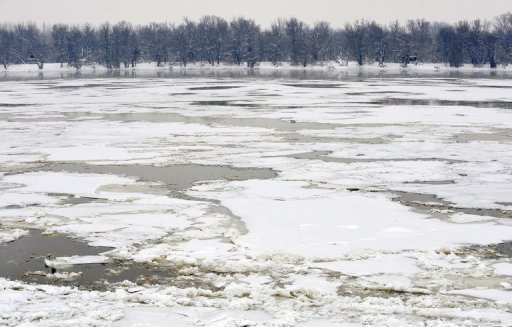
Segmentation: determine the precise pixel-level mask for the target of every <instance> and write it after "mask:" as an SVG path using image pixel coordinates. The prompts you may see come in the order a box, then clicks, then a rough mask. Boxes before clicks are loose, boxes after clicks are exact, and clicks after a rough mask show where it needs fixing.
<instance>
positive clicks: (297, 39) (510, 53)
mask: <svg viewBox="0 0 512 327" xmlns="http://www.w3.org/2000/svg"><path fill="white" fill-rule="evenodd" d="M332 60H335V61H338V62H340V63H346V62H347V61H356V62H357V63H358V64H359V65H361V66H362V65H364V64H367V63H375V62H378V63H379V64H380V65H381V66H384V65H385V64H386V63H388V62H393V63H401V64H402V65H403V66H407V65H408V64H410V63H411V62H414V63H417V61H418V60H419V61H422V62H432V63H444V64H446V65H449V66H451V67H460V66H462V65H463V64H472V65H475V66H482V65H489V66H490V67H491V68H496V67H497V65H499V64H501V65H508V64H509V63H511V62H512V13H507V14H503V15H501V16H499V17H496V18H495V19H494V20H492V21H481V20H475V21H460V22H458V23H455V24H446V23H438V22H429V21H426V20H425V19H417V20H410V21H408V22H407V23H405V24H399V23H398V21H396V22H392V23H390V24H388V25H382V24H377V23H375V22H373V21H366V20H359V21H356V22H354V23H351V24H346V25H345V27H344V28H338V29H334V28H332V27H331V26H330V25H329V23H327V22H323V21H321V22H317V23H315V24H313V25H311V26H310V25H308V24H306V23H304V22H302V21H300V20H298V19H296V18H290V19H278V20H277V21H276V22H274V23H273V24H272V25H271V26H270V27H269V28H266V29H262V28H261V27H260V26H259V25H257V24H256V22H255V21H254V20H252V19H246V18H243V17H241V18H236V19H233V20H232V21H230V22H228V21H226V20H225V19H223V18H220V17H216V16H204V17H202V18H200V19H199V20H198V21H192V20H189V19H185V20H184V21H183V22H182V23H180V24H168V23H150V24H148V25H142V26H133V25H132V24H130V23H128V22H119V23H117V24H109V23H105V24H102V25H100V26H92V25H89V24H85V25H80V26H79V25H64V24H55V25H53V26H51V27H43V28H39V27H38V26H37V25H35V24H33V23H18V24H3V25H0V63H1V64H2V65H3V66H4V68H5V69H7V67H8V66H9V65H11V64H23V63H31V64H37V65H38V66H39V68H43V66H44V64H45V63H50V62H51V63H61V65H64V64H68V65H69V66H72V67H75V68H77V69H79V68H80V67H81V66H82V65H88V64H101V65H105V66H106V67H108V68H120V67H123V66H124V67H130V66H131V67H134V66H136V65H137V63H139V62H142V61H146V62H148V61H150V62H155V63H156V65H157V66H161V65H163V64H166V63H169V64H173V65H175V64H179V65H181V66H187V65H188V64H190V63H192V64H196V63H203V64H208V65H212V66H215V65H219V64H220V63H221V62H227V63H232V64H236V65H246V66H248V67H254V66H255V65H256V64H257V63H258V62H262V61H266V62H272V63H273V64H278V63H281V62H289V63H290V64H292V65H296V66H304V67H306V66H307V65H310V64H315V63H319V62H320V63H321V62H326V61H332Z"/></svg>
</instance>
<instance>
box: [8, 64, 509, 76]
mask: <svg viewBox="0 0 512 327" xmlns="http://www.w3.org/2000/svg"><path fill="white" fill-rule="evenodd" d="M168 70H184V71H196V70H199V71H201V70H203V71H215V70H233V71H237V70H238V71H288V70H295V71H326V72H332V71H335V72H384V73H397V72H398V73H399V72H411V73H412V72H418V73H420V72H421V73H427V72H428V73H435V72H461V73H462V72H466V73H467V72H489V73H490V72H496V73H505V72H512V68H511V67H510V66H501V65H500V66H498V68H496V69H492V68H490V67H489V66H488V65H485V66H481V67H475V66H473V65H471V64H465V65H464V66H462V67H458V68H455V67H449V66H447V65H445V64H443V63H418V64H417V65H415V64H409V65H408V66H407V67H406V68H404V67H402V65H401V64H399V63H387V64H385V65H384V67H380V66H379V65H378V64H377V63H374V64H366V65H363V66H358V65H357V63H356V62H347V63H343V64H340V63H338V62H335V61H329V62H324V63H317V64H313V65H308V66H306V67H303V66H292V65H291V64H289V63H278V64H277V65H274V64H272V63H270V62H261V63H258V64H257V65H256V67H254V68H249V67H246V66H245V65H234V64H229V63H222V62H221V63H220V64H219V65H217V64H216V65H209V64H207V63H202V64H201V63H195V64H188V65H187V66H181V65H179V64H178V65H177V64H168V63H164V64H162V65H161V66H160V67H157V66H156V64H155V63H150V62H143V63H138V64H137V65H136V66H135V67H121V68H111V69H109V68H107V67H105V66H103V65H100V64H94V65H84V66H82V67H81V68H80V69H76V68H74V67H71V66H68V64H64V65H63V66H62V67H61V64H60V63H46V64H44V68H43V69H39V68H38V66H37V65H35V64H15V65H10V66H8V67H7V69H5V68H3V67H2V69H0V72H3V73H14V72H20V73H22V72H81V73H92V72H97V73H98V72H106V71H122V72H124V71H128V72H130V71H168Z"/></svg>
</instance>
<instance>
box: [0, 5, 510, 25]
mask: <svg viewBox="0 0 512 327" xmlns="http://www.w3.org/2000/svg"><path fill="white" fill-rule="evenodd" d="M511 10H512V0H0V22H3V23H5V22H19V21H25V22H27V21H32V22H36V23H39V24H41V23H68V24H74V23H76V24H82V23H86V22H89V23H92V24H100V23H103V22H105V21H110V22H117V21H120V20H126V21H129V22H132V23H134V24H145V23H148V22H152V21H156V22H165V21H166V22H180V21H181V20H182V19H183V18H184V17H189V18H191V19H197V18H198V17H201V16H203V15H207V14H208V15H217V16H221V17H224V18H226V19H231V18H233V17H235V16H245V17H249V18H253V19H255V20H256V22H257V23H258V24H260V25H262V26H263V27H266V26H269V25H270V24H271V23H272V21H274V20H275V18H277V17H291V16H294V17H297V18H300V19H302V20H304V21H305V22H307V23H310V24H311V23H314V22H316V21H319V20H326V21H328V22H330V23H331V24H332V25H333V26H334V27H340V26H343V25H344V24H345V23H346V22H352V21H354V20H356V19H360V18H365V19H368V20H375V21H377V22H380V23H388V22H390V21H392V20H395V19H398V20H400V21H401V22H404V21H406V20H407V19H409V18H421V17H423V18H427V19H428V20H431V21H444V22H449V23H452V22H455V21H458V20H461V19H469V20H472V19H475V18H482V19H491V18H493V17H495V16H497V15H499V14H502V13H505V12H507V11H511Z"/></svg>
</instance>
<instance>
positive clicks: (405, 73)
mask: <svg viewBox="0 0 512 327" xmlns="http://www.w3.org/2000/svg"><path fill="white" fill-rule="evenodd" d="M194 77H204V78H258V79H309V80H310V79H319V80H360V79H368V78H409V77H410V78H419V77H435V78H512V72H510V71H500V70H496V71H421V72H418V71H409V70H402V71H400V72H396V71H394V72H389V71H379V70H372V71H369V70H365V68H364V67H363V68H361V69H351V70H342V71H339V70H310V69H289V70H267V69H244V68H240V69H232V68H231V69H230V68H226V69H219V68H216V69H207V68H206V69H189V70H187V69H174V70H173V69H166V70H164V69H161V70H106V71H83V72H82V71H73V70H70V71H32V72H16V71H2V72H0V80H34V79H40V80H45V79H76V78H194Z"/></svg>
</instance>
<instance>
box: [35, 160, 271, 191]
mask: <svg viewBox="0 0 512 327" xmlns="http://www.w3.org/2000/svg"><path fill="white" fill-rule="evenodd" d="M30 171H55V172H58V171H66V172H73V173H82V174H113V175H125V176H132V177H137V178H139V179H141V180H144V181H148V182H157V183H163V184H165V185H166V186H168V187H169V189H171V190H173V191H179V192H181V191H184V190H186V189H188V188H190V187H192V186H193V185H194V184H195V183H196V182H201V181H208V180H237V181H243V180H249V179H269V178H274V177H276V176H277V173H276V172H275V171H273V170H272V169H267V168H234V167H230V166H206V165H197V164H182V165H171V166H164V167H157V166H150V165H92V164H87V163H73V162H71V163H48V164H45V165H42V166H40V167H34V168H31V169H30Z"/></svg>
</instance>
